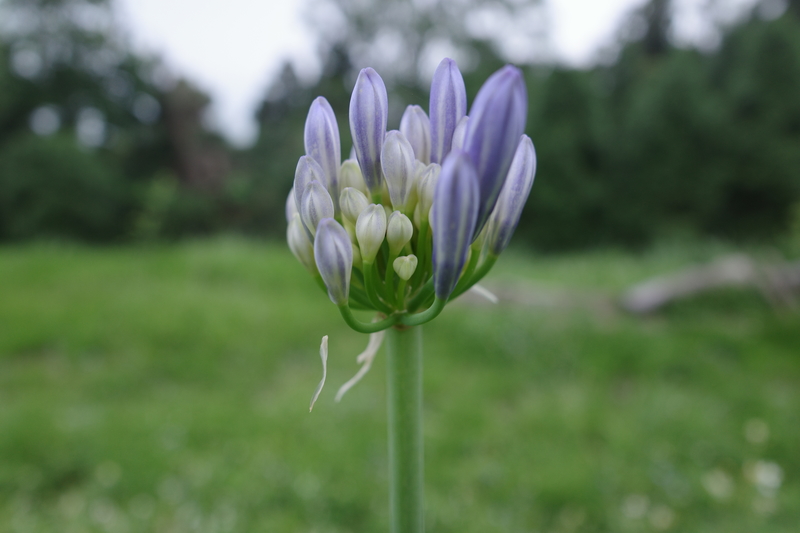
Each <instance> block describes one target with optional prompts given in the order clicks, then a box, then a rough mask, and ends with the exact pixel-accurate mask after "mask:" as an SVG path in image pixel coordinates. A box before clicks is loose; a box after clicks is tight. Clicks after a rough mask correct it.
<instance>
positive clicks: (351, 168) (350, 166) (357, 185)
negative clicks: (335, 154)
mask: <svg viewBox="0 0 800 533" xmlns="http://www.w3.org/2000/svg"><path fill="white" fill-rule="evenodd" d="M339 187H340V189H342V190H344V189H345V188H347V187H352V188H354V189H358V190H359V191H361V192H363V193H364V194H369V189H367V184H366V182H364V176H363V175H362V174H361V169H360V168H359V167H358V161H356V160H355V159H348V160H347V161H345V162H344V163H342V168H340V169H339Z"/></svg>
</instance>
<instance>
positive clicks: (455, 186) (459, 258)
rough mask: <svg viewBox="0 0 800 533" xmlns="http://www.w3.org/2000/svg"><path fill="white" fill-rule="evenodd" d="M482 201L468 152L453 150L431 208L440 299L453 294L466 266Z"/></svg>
mask: <svg viewBox="0 0 800 533" xmlns="http://www.w3.org/2000/svg"><path fill="white" fill-rule="evenodd" d="M478 204H479V189H478V178H477V175H476V173H475V167H474V166H473V164H472V161H471V160H470V158H469V156H468V155H467V154H466V153H464V152H459V151H453V152H451V153H450V154H449V155H448V156H447V159H445V161H444V165H443V166H442V172H441V174H440V175H439V179H438V180H437V182H436V193H435V194H434V197H433V209H432V210H431V226H432V227H433V283H434V289H435V290H436V296H437V297H438V298H439V299H442V300H445V299H447V297H448V296H450V294H451V293H452V292H453V289H454V288H455V286H456V283H457V282H458V277H459V276H460V275H461V270H462V269H463V268H464V263H465V262H466V260H467V254H468V253H469V245H470V243H471V242H472V234H473V232H474V231H475V222H476V220H477V217H478Z"/></svg>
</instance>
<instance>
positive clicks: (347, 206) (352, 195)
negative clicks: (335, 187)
mask: <svg viewBox="0 0 800 533" xmlns="http://www.w3.org/2000/svg"><path fill="white" fill-rule="evenodd" d="M368 205H369V200H367V197H366V196H365V195H364V193H363V192H361V191H359V190H358V189H354V188H353V187H345V188H344V189H342V194H341V196H340V197H339V206H340V207H341V209H342V216H344V218H345V219H347V220H348V221H350V222H351V223H352V224H355V223H356V221H357V220H358V215H360V214H361V212H362V211H363V210H364V209H366V208H367V206H368Z"/></svg>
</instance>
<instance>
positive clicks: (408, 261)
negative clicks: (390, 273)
mask: <svg viewBox="0 0 800 533" xmlns="http://www.w3.org/2000/svg"><path fill="white" fill-rule="evenodd" d="M417 262H418V259H417V256H416V255H413V254H411V255H404V256H402V257H398V258H397V259H395V260H394V263H392V268H394V271H395V273H396V274H397V276H398V277H399V278H400V279H402V280H405V281H408V280H409V279H411V276H413V275H414V271H415V270H417Z"/></svg>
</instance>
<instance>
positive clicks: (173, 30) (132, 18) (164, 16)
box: [115, 0, 755, 145]
mask: <svg viewBox="0 0 800 533" xmlns="http://www.w3.org/2000/svg"><path fill="white" fill-rule="evenodd" d="M754 1H755V0H718V3H719V4H722V5H723V7H724V8H727V11H728V12H730V13H737V12H741V8H742V7H744V6H747V5H752V4H753V3H754ZM115 2H116V4H117V6H116V7H117V11H118V13H119V17H120V20H121V22H122V24H123V26H124V27H125V28H126V30H127V31H128V32H129V36H130V38H131V40H132V42H133V45H134V47H135V48H136V49H137V50H138V51H140V52H146V53H155V54H158V55H160V56H161V57H162V58H163V59H164V60H165V62H166V64H167V65H168V66H169V67H170V68H171V69H172V70H173V71H174V72H176V73H177V74H179V75H184V76H186V77H188V78H189V79H191V80H192V81H194V82H195V83H196V84H198V85H199V86H200V87H201V88H202V89H203V90H205V91H206V92H208V93H209V94H210V95H211V97H212V99H213V102H214V103H213V108H212V124H214V125H216V126H217V127H218V129H220V130H221V131H222V132H223V133H224V134H225V135H226V136H227V137H228V138H229V139H230V140H231V141H233V142H234V143H236V144H239V145H246V144H247V143H249V142H250V141H252V140H253V139H254V137H255V134H256V124H255V121H254V118H253V114H254V111H255V108H256V106H258V104H259V103H260V101H261V99H262V98H263V96H264V94H265V91H266V88H267V86H268V85H269V82H270V80H271V79H272V76H273V75H274V74H275V73H276V72H277V69H278V68H279V67H280V65H281V64H282V62H283V61H284V60H285V59H291V60H293V62H294V64H295V66H296V67H297V68H298V70H299V73H300V74H301V75H304V74H305V75H306V76H313V75H314V73H315V71H316V70H317V68H318V66H317V61H316V56H315V42H314V41H313V37H312V33H311V32H310V30H309V29H308V28H307V26H306V25H305V23H304V22H303V20H302V9H303V6H304V0H115ZM644 2H645V0H547V5H548V10H549V18H550V34H551V40H552V45H553V47H554V49H555V54H556V57H559V58H561V59H562V60H563V61H565V62H567V63H570V64H573V65H584V64H587V63H590V62H591V60H592V59H593V58H594V56H595V53H596V51H597V49H598V48H599V47H601V46H603V45H605V44H608V43H610V42H611V39H612V37H613V35H614V32H615V31H616V29H617V28H618V27H619V24H620V23H621V21H622V19H623V17H624V15H625V14H626V13H627V12H628V11H630V10H631V9H633V8H634V7H636V6H640V5H642V4H643V3H644ZM704 2H706V0H676V3H677V6H678V15H679V17H678V21H677V25H678V33H679V35H680V36H682V38H683V39H684V40H686V41H694V42H708V41H709V29H710V26H709V24H708V22H707V21H704V19H703V18H702V17H701V16H700V15H699V6H700V5H701V4H702V3H704ZM731 16H733V15H731Z"/></svg>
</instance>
